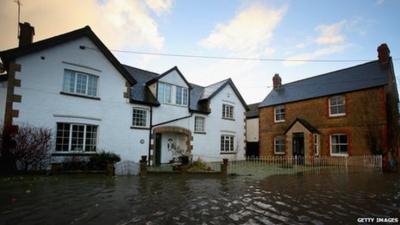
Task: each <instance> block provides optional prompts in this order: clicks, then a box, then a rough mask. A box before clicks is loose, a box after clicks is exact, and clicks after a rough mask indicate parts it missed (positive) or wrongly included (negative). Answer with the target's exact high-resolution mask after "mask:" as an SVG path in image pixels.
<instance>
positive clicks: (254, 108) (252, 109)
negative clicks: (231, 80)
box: [246, 102, 260, 119]
mask: <svg viewBox="0 0 400 225" xmlns="http://www.w3.org/2000/svg"><path fill="white" fill-rule="evenodd" d="M259 105H260V103H259V102H257V103H254V104H250V105H248V108H249V110H248V111H247V112H246V118H248V119H251V118H257V117H258V114H259V111H258V106H259Z"/></svg>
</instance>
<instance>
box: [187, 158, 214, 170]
mask: <svg viewBox="0 0 400 225" xmlns="http://www.w3.org/2000/svg"><path fill="white" fill-rule="evenodd" d="M210 170H211V168H210V167H209V166H208V165H207V164H206V163H205V162H203V161H202V160H201V159H198V160H196V161H194V162H192V163H191V164H190V166H189V168H188V171H193V172H194V171H210Z"/></svg>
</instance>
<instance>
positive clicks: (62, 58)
mask: <svg viewBox="0 0 400 225" xmlns="http://www.w3.org/2000/svg"><path fill="white" fill-rule="evenodd" d="M80 45H85V46H90V47H92V48H96V47H95V45H94V44H93V43H91V41H90V40H89V39H87V38H81V39H78V40H75V41H71V42H68V43H64V44H62V45H59V46H56V47H53V48H51V49H47V50H44V51H41V52H37V53H34V54H31V55H28V56H24V57H21V58H19V59H17V63H19V64H21V72H17V73H16V78H17V79H21V87H16V88H15V94H19V95H22V103H14V106H13V107H14V109H17V110H19V117H18V118H15V119H14V123H15V124H18V125H24V124H31V125H33V126H40V127H47V128H51V129H52V130H53V135H54V136H53V137H55V135H56V123H57V122H72V123H85V124H95V125H98V137H97V149H99V150H101V149H104V150H108V151H112V152H115V153H117V154H119V155H120V156H121V158H122V160H131V161H136V162H137V161H139V160H140V156H141V155H147V154H148V146H149V145H148V144H149V143H148V141H149V139H148V138H149V132H148V130H142V129H131V123H132V108H133V107H142V108H143V107H144V108H147V109H148V107H147V106H142V105H134V104H130V103H129V102H128V100H127V99H125V98H123V92H124V91H125V89H126V88H125V82H126V81H125V79H124V78H123V77H122V75H120V74H119V72H118V71H117V70H116V69H115V68H114V67H113V66H112V65H111V63H109V62H108V60H107V59H106V58H105V57H104V56H103V55H102V53H101V52H100V51H96V50H91V49H88V48H87V49H85V50H81V49H80V48H79V46H80ZM42 56H43V57H45V58H44V59H41V57H42ZM63 62H69V63H75V64H79V65H82V66H86V67H91V68H95V70H93V69H89V68H85V67H81V66H73V65H69V64H66V63H63ZM64 69H72V70H76V71H81V72H85V73H90V74H94V75H97V76H99V79H98V96H99V97H100V98H101V100H100V101H97V100H92V99H86V98H80V97H73V96H66V95H62V94H60V91H61V90H62V85H63V75H64ZM161 81H163V82H167V83H171V84H176V85H179V86H184V87H187V86H186V83H185V82H184V80H183V79H182V78H181V77H180V76H179V75H178V74H177V73H176V71H171V73H170V74H169V75H167V76H164V77H163V78H162V79H161ZM224 102H226V103H228V104H231V105H234V107H235V108H234V118H235V120H234V121H232V120H224V119H222V104H223V103H224ZM210 107H211V113H210V114H209V115H201V114H193V115H192V116H191V117H190V118H187V119H183V120H179V121H176V122H173V123H169V124H166V126H179V127H183V128H186V129H189V130H190V131H191V132H192V135H193V141H192V144H193V151H192V153H193V154H194V156H195V159H196V158H197V157H201V158H202V159H204V160H207V161H220V160H222V158H230V159H244V155H245V150H244V145H245V136H244V133H245V121H244V118H245V117H244V112H245V108H244V107H243V106H242V104H241V102H240V100H239V98H238V97H237V96H236V95H235V94H234V92H233V90H232V88H231V87H230V86H227V87H225V88H224V90H222V91H221V92H219V93H218V94H217V95H216V96H214V97H213V98H212V100H211V103H210ZM188 115H191V113H190V112H189V109H188V107H183V106H177V105H169V104H162V105H161V106H160V107H154V108H153V124H157V123H161V122H165V121H169V120H173V119H176V118H180V117H184V116H188ZM195 115H200V116H203V117H205V118H206V120H205V131H206V134H196V133H194V116H195ZM3 117H4V116H3ZM221 134H230V135H234V136H235V142H236V143H235V147H236V149H237V152H236V154H229V155H226V154H220V136H221ZM141 140H144V143H140V142H141ZM53 143H54V144H55V139H54V141H53ZM59 159H62V158H59ZM163 161H166V159H163Z"/></svg>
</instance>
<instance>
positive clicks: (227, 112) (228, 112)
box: [222, 104, 235, 120]
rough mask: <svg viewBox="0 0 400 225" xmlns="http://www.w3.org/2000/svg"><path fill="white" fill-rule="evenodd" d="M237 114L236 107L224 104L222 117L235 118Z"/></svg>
mask: <svg viewBox="0 0 400 225" xmlns="http://www.w3.org/2000/svg"><path fill="white" fill-rule="evenodd" d="M234 116H235V107H234V106H233V105H229V104H222V118H223V119H231V120H233V119H234Z"/></svg>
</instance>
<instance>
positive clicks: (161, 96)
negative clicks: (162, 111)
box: [157, 83, 164, 103]
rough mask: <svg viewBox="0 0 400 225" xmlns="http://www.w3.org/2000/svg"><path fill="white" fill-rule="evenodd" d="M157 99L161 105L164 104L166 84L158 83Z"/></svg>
mask: <svg viewBox="0 0 400 225" xmlns="http://www.w3.org/2000/svg"><path fill="white" fill-rule="evenodd" d="M157 99H158V101H160V103H164V84H163V83H158V96H157Z"/></svg>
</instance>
